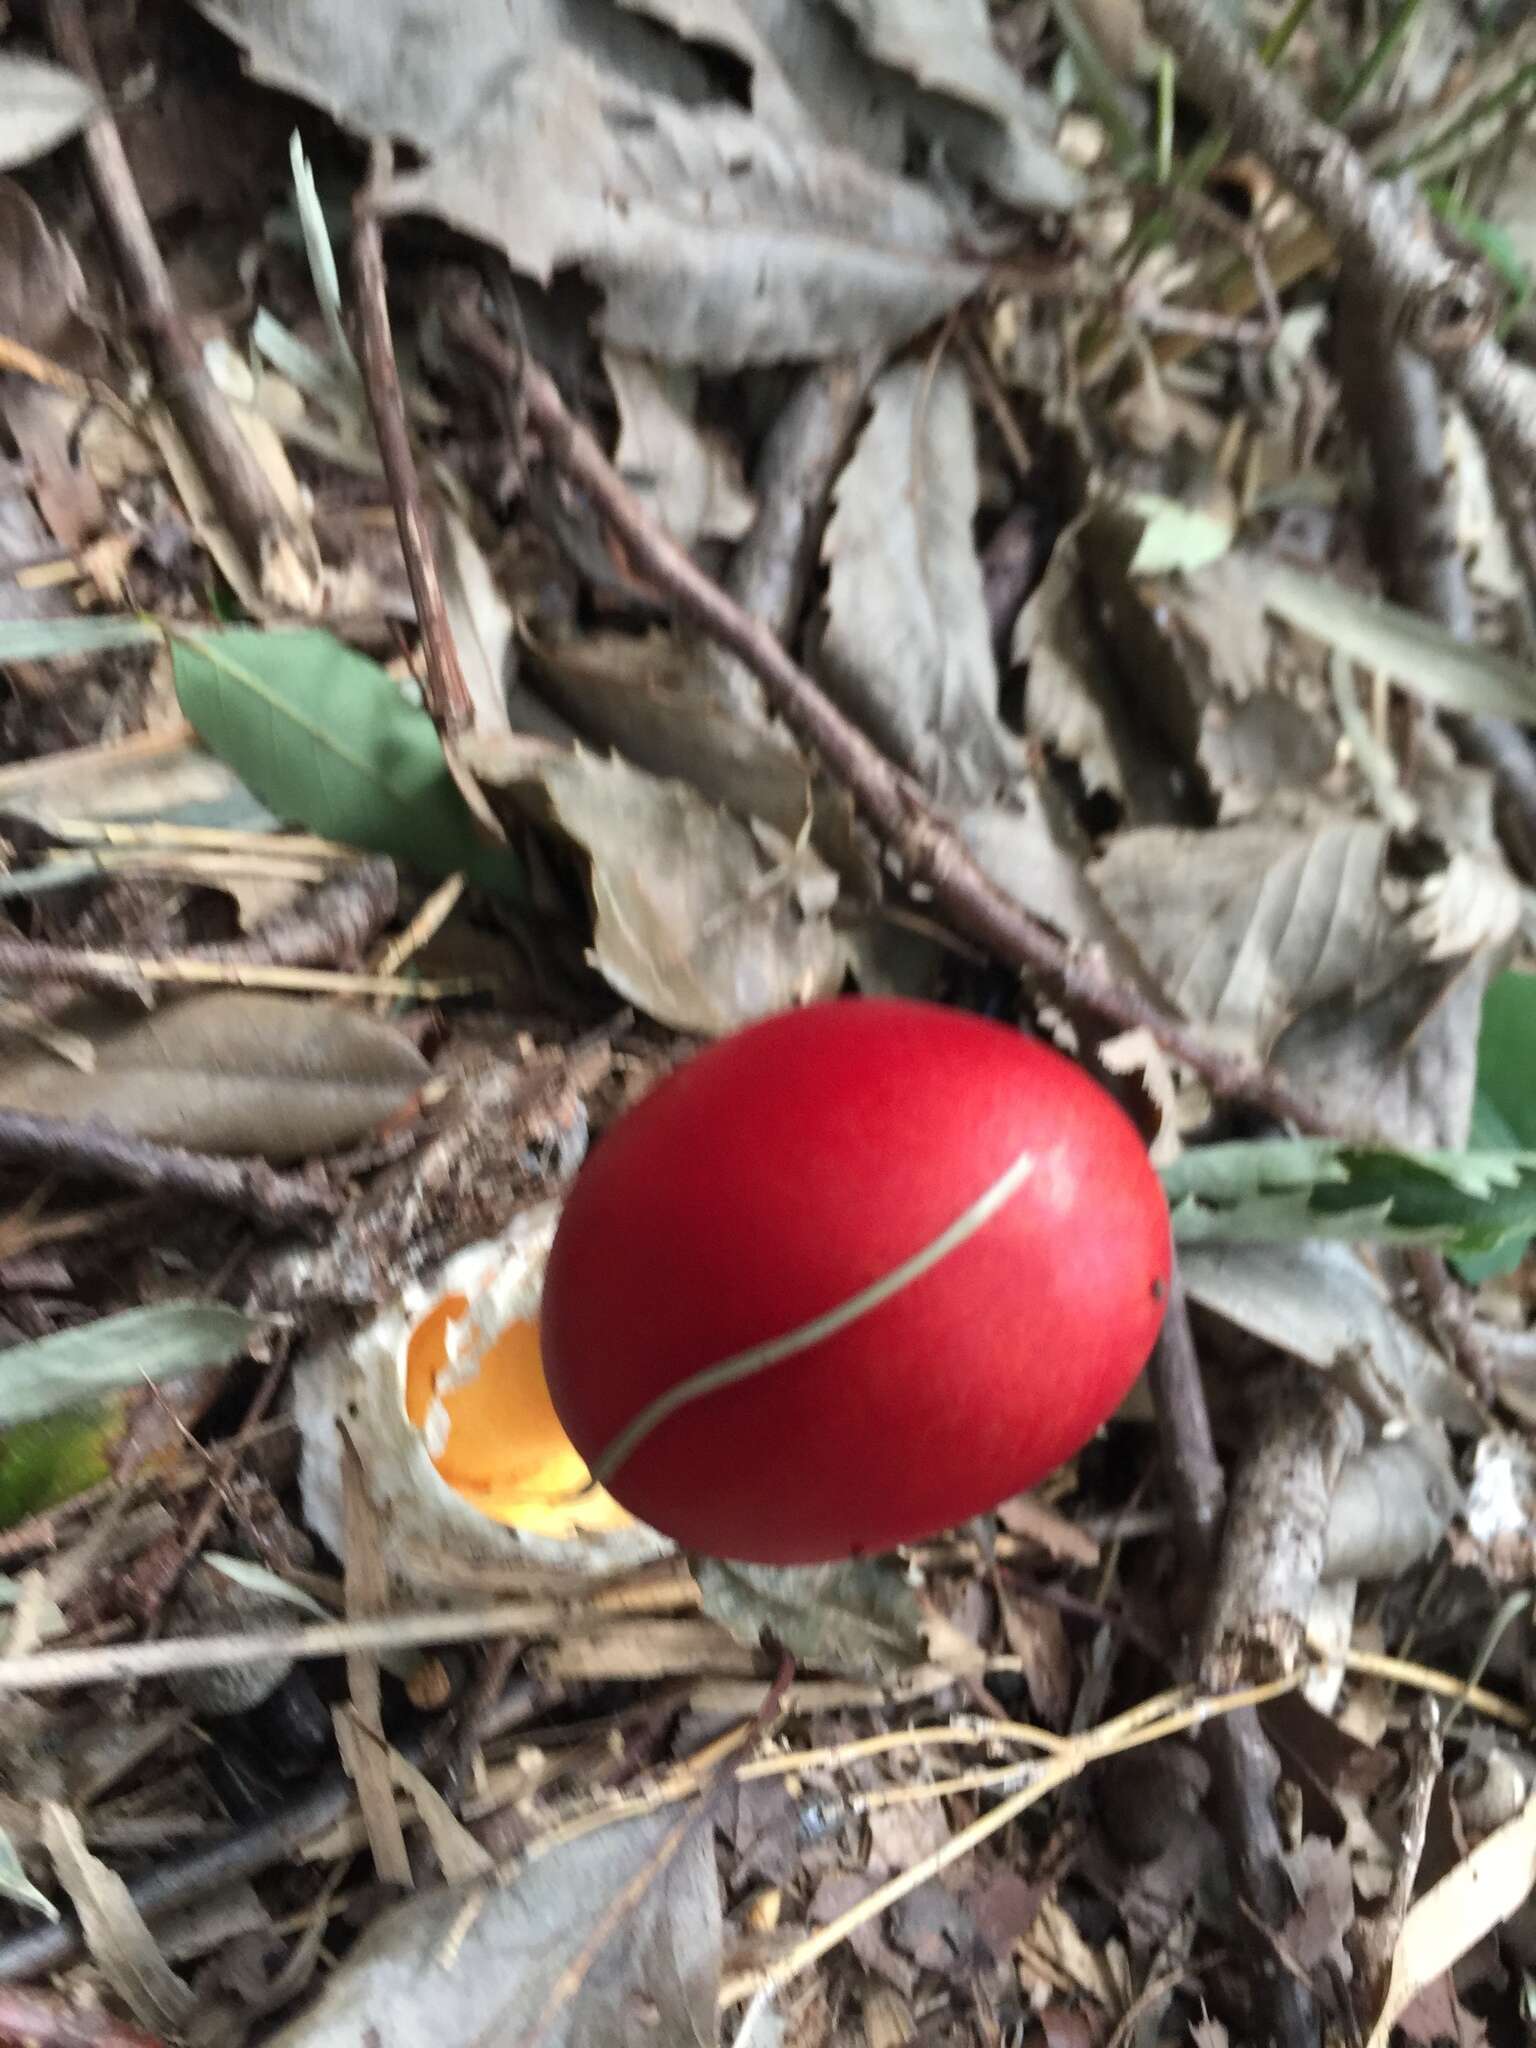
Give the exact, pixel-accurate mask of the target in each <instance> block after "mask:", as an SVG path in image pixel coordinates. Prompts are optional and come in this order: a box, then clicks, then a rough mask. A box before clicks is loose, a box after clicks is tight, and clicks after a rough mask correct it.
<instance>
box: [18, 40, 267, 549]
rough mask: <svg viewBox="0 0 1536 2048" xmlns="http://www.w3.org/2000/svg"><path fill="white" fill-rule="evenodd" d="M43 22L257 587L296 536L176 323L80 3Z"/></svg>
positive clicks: (159, 351)
mask: <svg viewBox="0 0 1536 2048" xmlns="http://www.w3.org/2000/svg"><path fill="white" fill-rule="evenodd" d="M46 19H47V23H48V34H49V40H50V41H51V42H52V45H53V50H54V54H55V56H57V57H58V58H59V60H60V62H61V63H64V64H67V65H68V66H69V68H70V69H71V70H72V71H74V72H76V73H78V75H79V76H80V77H81V78H83V79H84V80H85V82H86V83H87V84H88V85H90V86H92V87H93V88H94V89H95V91H96V94H97V98H98V106H99V111H98V112H97V113H96V114H95V115H94V116H93V117H92V119H91V120H90V122H89V123H88V124H87V126H86V129H85V133H84V136H83V138H82V140H83V143H84V147H85V161H86V169H87V171H88V173H89V175H90V182H91V191H92V195H93V197H94V199H95V202H96V211H97V213H98V214H99V215H100V217H101V224H102V228H103V230H104V232H105V234H106V238H107V242H108V244H109V245H110V247H111V250H112V253H113V256H114V258H115V260H116V263H117V268H118V271H119V273H120V275H121V277H122V280H123V285H124V289H125V290H126V292H127V294H128V299H129V302H130V304H131V306H132V309H133V313H134V317H135V319H136V321H137V322H138V324H139V326H140V327H141V328H142V329H143V332H144V337H145V340H146V343H147V345H148V348H149V355H150V361H151V363H152V364H153V367H154V372H155V378H156V381H157V383H158V385H159V390H160V397H161V398H162V399H163V400H164V402H165V406H166V409H167V411H168V412H169V413H170V415H171V417H172V419H173V420H174V421H175V422H176V425H177V427H178V428H179V430H180V432H181V435H182V438H183V439H184V440H185V441H186V443H187V446H188V448H189V449H190V450H191V452H192V456H193V459H194V460H195V461H196V463H197V466H198V468H199V470H200V471H201V472H202V475H203V477H204V479H205V481H206V482H207V484H208V488H209V491H210V492H211V494H212V496H213V499H214V502H215V503H216V504H217V506H218V508H219V512H220V516H221V517H222V519H223V521H224V523H225V525H226V526H227V527H228V528H229V530H230V533H231V534H232V535H233V537H234V540H235V544H236V546H237V547H238V548H239V549H240V552H241V554H242V555H243V556H244V557H245V559H246V562H247V563H248V565H249V567H250V569H251V571H252V574H253V575H254V576H255V578H256V580H257V582H258V583H261V582H262V581H263V575H264V571H265V570H266V568H267V566H268V563H269V561H270V560H271V558H272V555H273V552H274V550H275V548H276V547H277V546H278V545H279V543H282V542H286V543H287V544H288V545H289V546H290V547H292V548H295V549H296V548H298V545H299V543H298V536H297V535H296V534H295V533H294V531H293V527H292V524H291V522H290V520H289V518H288V515H287V513H286V512H285V511H284V509H283V506H282V504H281V503H280V501H279V499H278V496H277V493H276V492H275V491H274V489H273V488H272V485H271V483H270V482H269V480H268V478H267V475H266V473H265V471H264V470H263V469H262V467H261V465H260V463H259V462H258V461H257V460H256V457H255V455H254V453H253V452H252V450H251V446H250V443H249V442H248V441H247V440H246V438H245V436H244V435H243V434H242V433H241V432H240V429H239V428H238V426H236V424H235V421H234V419H233V417H232V415H231V413H230V410H229V407H228V406H227V405H226V404H225V402H224V398H223V395H222V393H221V392H220V391H219V389H218V386H217V385H216V384H215V383H214V382H213V379H212V378H211V377H210V376H209V374H208V371H207V369H206V367H205V366H204V363H203V358H202V354H201V351H200V350H199V349H198V346H197V344H196V342H195V341H194V340H193V338H192V335H191V333H190V332H189V330H188V328H187V324H186V322H185V321H184V320H183V318H182V315H181V308H180V307H179V306H178V305H177V303H176V294H175V292H174V290H173V289H172V286H171V280H170V275H169V273H168V272H167V270H166V267H165V262H164V259H163V258H162V256H161V254H160V250H159V247H158V245H157V244H156V241H155V235H154V230H153V228H152V227H151V226H150V223H149V216H148V214H147V213H146V212H145V211H144V202H143V201H142V200H141V199H140V197H139V192H138V187H137V186H136V185H135V183H134V180H133V172H132V171H131V170H130V168H129V165H128V158H127V155H126V153H125V151H124V149H123V142H122V137H121V136H120V135H119V133H118V129H117V122H116V121H115V120H114V118H113V116H112V114H111V112H110V110H109V106H108V97H107V94H106V92H105V90H104V89H103V87H102V83H101V77H100V74H99V73H98V71H97V69H96V59H95V55H94V53H93V51H92V48H91V36H90V30H89V29H88V27H87V26H86V12H85V7H84V4H83V0H47V7H46Z"/></svg>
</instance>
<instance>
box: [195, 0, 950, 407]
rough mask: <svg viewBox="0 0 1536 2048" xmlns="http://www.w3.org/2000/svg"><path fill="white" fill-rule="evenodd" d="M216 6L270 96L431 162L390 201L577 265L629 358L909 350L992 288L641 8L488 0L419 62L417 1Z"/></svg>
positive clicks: (753, 358)
mask: <svg viewBox="0 0 1536 2048" xmlns="http://www.w3.org/2000/svg"><path fill="white" fill-rule="evenodd" d="M203 11H204V12H205V13H206V14H208V15H209V16H210V17H211V18H212V19H213V20H214V21H215V22H217V23H219V24H220V25H221V26H222V27H224V28H226V29H227V30H228V31H229V32H230V33H231V34H233V35H234V36H235V37H236V38H237V39H238V40H239V41H240V42H241V43H242V44H243V45H244V46H245V47H246V49H247V50H248V51H249V53H250V55H251V58H252V60H253V65H254V68H255V69H256V70H257V72H258V75H260V76H261V77H263V78H264V79H266V80H267V81H268V82H269V83H272V84H275V85H279V86H281V87H283V88H284V89H285V90H288V91H292V92H296V93H299V94H300V95H302V96H303V97H306V98H308V99H310V100H312V101H315V102H318V103H319V104H321V105H323V106H324V107H325V108H326V109H327V111H329V112H331V113H332V114H334V115H335V116H336V117H337V118H339V119H340V120H342V121H344V122H346V123H348V124H350V125H351V126H353V127H354V128H357V129H359V130H361V131H364V132H371V133H379V132H387V133H392V134H395V135H398V136H401V137H403V138H404V139H406V140H408V141H409V142H410V143H412V144H413V145H414V146H415V147H416V148H417V149H418V150H420V151H421V152H422V154H423V156H424V157H425V158H426V160H427V163H426V168H424V169H422V170H419V171H413V172H409V173H404V174H402V175H400V176H399V177H397V178H396V179H395V181H394V183H393V185H392V187H391V189H390V192H389V194H388V200H387V203H388V204H389V205H390V206H392V207H393V208H395V209H398V210H400V211H405V212H427V213H432V214H436V215H437V216H439V217H440V218H441V219H443V220H445V221H447V222H449V223H450V224H451V225H452V226H454V227H456V228H460V229H463V230H465V231H467V232H468V233H470V234H474V235H478V236H480V237H481V238H482V239H483V240H485V241H487V242H489V243H491V244H492V245H493V246H495V247H498V248H500V249H502V250H503V251H504V252H505V254H506V255H507V256H508V257H509V258H510V260H511V262H512V264H513V266H514V267H515V268H516V269H518V270H520V271H523V272H525V273H526V274H528V275H530V276H533V277H536V278H538V279H539V280H541V281H543V282H547V281H548V280H549V279H550V278H551V277H552V276H553V275H554V273H555V272H556V271H557V270H558V269H561V268H563V267H567V266H570V265H577V266H579V267H580V268H582V269H583V270H584V271H585V272H586V274H587V275H588V277H589V278H590V279H591V280H592V281H593V282H594V283H595V284H597V285H598V287H599V288H600V289H601V291H602V293H603V295H604V301H605V304H604V312H603V318H602V328H603V332H604V334H605V336H606V338H607V339H608V340H609V341H610V342H612V343H614V344H616V345H617V346H620V347H623V348H627V349H637V350H640V351H642V352H644V353H647V354H650V355H655V356H659V357H663V358H665V359H666V360H668V361H671V362H682V363H697V364H701V365H709V366H712V367H717V368H734V367H737V366H739V365H741V364H743V363H747V362H762V361H774V360H780V359H783V358H786V357H795V356H820V355H827V354H832V353H835V352H837V351H839V350H842V349H847V348H853V347H859V346H862V345H864V344H866V343H869V342H873V341H884V342H886V343H894V342H896V341H899V340H901V339H903V338H905V337H906V336H907V335H909V334H912V333H914V332H915V331H916V330H917V329H918V328H920V327H922V326H924V325H925V324H926V323H927V322H928V321H929V320H931V319H933V318H935V317H936V316H937V315H938V314H940V313H942V312H944V311H945V310H946V309H947V308H948V307H950V306H951V305H954V304H955V303H956V302H957V301H958V300H959V299H961V298H963V297H964V296H965V295H966V293H967V292H969V291H970V290H971V289H972V288H973V286H974V285H975V283H976V282H977V279H978V277H979V269H978V266H977V265H976V264H975V262H974V261H973V260H971V259H970V258H969V257H968V256H966V255H965V254H963V253H961V250H960V246H959V238H958V236H957V233H956V229H955V225H954V223H953V222H952V220H951V217H950V215H949V213H948V211H947V210H946V208H945V206H944V205H943V204H942V203H941V201H940V200H939V199H938V198H937V197H936V196H934V195H933V194H932V193H930V192H929V191H928V190H927V189H926V188H925V187H923V186H921V185H919V184H917V183H916V182H914V181H912V180H910V179H904V178H901V177H897V176H894V175H892V174H890V173H888V172H885V171H882V170H880V169H879V168H877V167H876V166H875V165H873V164H870V163H868V162H866V161H865V160H864V159H862V158H860V157H858V156H856V155H854V154H853V153H852V152H851V151H849V150H847V149H844V148H841V147H838V146H836V145H835V144H833V143H830V142H823V141H822V140H821V139H820V138H819V137H817V136H816V135H814V134H811V133H808V132H806V131H805V130H804V129H801V130H799V131H798V132H796V133H794V134H793V136H792V137H787V136H786V135H785V134H784V133H783V132H782V129H780V128H776V127H773V126H770V125H769V124H768V123H767V122H766V121H764V120H761V119H759V118H757V116H756V115H755V114H749V113H747V112H745V111H743V110H742V109H741V108H740V107H739V106H737V105H735V104H733V103H732V102H730V101H729V100H727V99H725V98H723V97H721V98H711V97H709V93H710V89H711V80H710V77H709V74H708V71H707V68H706V67H705V65H704V64H703V62H702V61H701V58H700V56H699V54H698V52H697V50H695V49H694V48H693V47H692V46H691V45H689V44H688V43H685V42H684V41H682V40H681V39H680V38H679V37H676V36H672V35H668V34H667V33H665V32H664V31H663V30H662V29H660V28H658V27H657V26H655V25H654V24H653V23H651V22H648V21H643V20H641V19H639V18H637V17H636V16H635V15H634V14H631V13H626V12H624V11H621V10H618V9H606V10H602V11H601V12H599V11H598V10H595V9H581V10H580V11H578V10H577V9H575V8H573V7H567V6H564V5H559V4H556V0H540V4H538V5H533V6H527V7H520V8H507V7H505V6H504V5H500V4H498V0H474V4H473V5H471V6H468V7H461V8H460V9H459V10H458V13H457V16H456V21H455V26H456V33H455V34H454V35H453V36H445V37H443V38H441V39H440V40H439V41H438V42H437V43H436V44H435V46H434V47H433V48H432V50H431V51H430V53H428V52H426V51H424V50H423V51H422V61H420V62H419V63H414V64H411V65H402V64H401V63H400V62H399V61H398V52H399V50H400V48H401V47H402V45H403V43H405V42H407V41H408V42H411V43H412V45H413V46H414V47H418V48H419V47H420V38H419V37H412V36H411V33H410V27H409V17H410V15H411V12H412V9H411V6H410V4H409V0H388V4H385V5H377V4H357V0H354V4H352V5H348V6H337V5H336V4H335V0H300V4H297V5H290V6H286V7H284V8H283V9H282V10H280V11H274V10H272V9H270V8H267V7H262V6H258V5H256V4H254V0H203ZM487 81H490V82H491V83H490V84H489V85H488V83H487ZM530 193H537V194H539V204H538V205H536V206H532V205H529V204H528V203H527V197H526V195H528V194H530Z"/></svg>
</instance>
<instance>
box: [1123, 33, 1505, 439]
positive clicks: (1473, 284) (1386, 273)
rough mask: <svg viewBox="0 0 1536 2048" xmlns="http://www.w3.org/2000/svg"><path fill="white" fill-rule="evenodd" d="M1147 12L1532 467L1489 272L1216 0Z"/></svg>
mask: <svg viewBox="0 0 1536 2048" xmlns="http://www.w3.org/2000/svg"><path fill="white" fill-rule="evenodd" d="M1146 17H1147V27H1148V28H1149V29H1150V30H1151V31H1152V33H1153V34H1154V35H1157V36H1160V37H1162V38H1163V40H1164V41H1165V42H1166V43H1167V44H1168V46H1169V48H1170V49H1171V50H1172V52H1173V54H1174V56H1175V57H1176V58H1177V59H1178V64H1179V81H1180V84H1181V85H1183V86H1184V87H1185V88H1186V89H1187V90H1188V91H1189V93H1190V94H1191V96H1192V97H1193V98H1194V99H1196V100H1198V101H1199V102H1200V104H1201V105H1202V106H1203V107H1204V108H1205V110H1206V112H1207V113H1208V114H1209V115H1210V116H1211V118H1212V119H1213V120H1216V121H1219V122H1221V123H1222V125H1223V126H1226V127H1230V128H1231V130H1232V132H1233V134H1234V136H1235V137H1236V138H1237V140H1238V141H1240V142H1241V143H1242V144H1243V145H1244V146H1245V147H1247V148H1249V149H1251V150H1253V151H1254V152H1255V153H1256V154H1257V155H1259V156H1261V157H1263V158H1264V159H1265V161H1266V162H1267V163H1268V164H1269V165H1270V166H1271V167H1272V168H1273V170H1274V171H1275V173H1276V175H1277V176H1278V177H1279V178H1280V179H1281V180H1282V181H1283V182H1284V183H1285V184H1286V185H1288V186H1289V187H1290V188H1291V190H1292V191H1293V192H1294V193H1295V194H1296V195H1297V197H1298V198H1299V199H1301V200H1302V201H1303V202H1304V203H1305V204H1306V205H1307V206H1309V207H1311V209H1312V211H1313V212H1314V213H1315V214H1316V215H1317V216H1318V218H1319V220H1320V221H1321V222H1322V223H1323V225H1324V227H1325V228H1326V229H1327V230H1328V232H1329V233H1330V234H1331V235H1332V237H1333V239H1334V242H1335V244H1336V245H1337V248H1338V253H1339V256H1340V259H1341V260H1342V262H1343V263H1344V265H1345V267H1346V268H1348V269H1351V270H1353V271H1354V273H1355V274H1356V275H1358V276H1359V278H1360V279H1361V280H1362V282H1363V283H1364V284H1365V286H1366V287H1367V288H1368V289H1369V290H1370V292H1371V293H1372V295H1373V297H1374V298H1375V300H1376V302H1377V304H1378V305H1379V306H1380V307H1381V308H1382V311H1383V313H1384V315H1385V317H1386V318H1387V319H1388V321H1389V322H1390V325H1391V328H1392V331H1393V333H1394V334H1395V335H1396V336H1399V337H1400V338H1402V339H1404V340H1406V341H1409V342H1411V343H1412V344H1413V345H1414V346H1416V347H1418V348H1420V349H1422V350H1424V351H1425V352H1426V353H1427V354H1429V355H1431V356H1433V357H1434V359H1435V360H1436V361H1437V362H1438V363H1439V364H1440V366H1441V370H1442V373H1443V375H1444V377H1445V380H1446V382H1447V383H1448V384H1449V385H1450V386H1451V387H1452V388H1453V389H1454V390H1455V391H1456V392H1457V394H1458V395H1459V397H1460V398H1461V400H1462V403H1463V404H1464V405H1465V406H1466V408H1467V411H1468V412H1469V413H1470V414H1471V416H1472V418H1473V419H1474V420H1475V421H1476V423H1477V425H1478V427H1479V428H1480V429H1481V431H1482V433H1483V435H1484V437H1485V438H1486V440H1487V441H1488V443H1489V445H1490V449H1496V450H1499V451H1501V452H1503V453H1506V454H1508V455H1510V456H1511V457H1513V458H1514V459H1516V460H1517V461H1518V462H1519V463H1520V464H1521V466H1522V467H1523V468H1524V469H1525V470H1526V471H1527V473H1529V472H1530V471H1532V470H1536V379H1533V378H1531V377H1530V375H1529V373H1528V372H1525V371H1523V370H1521V369H1520V368H1519V367H1518V366H1517V365H1515V364H1513V363H1511V361H1510V360H1509V358H1508V356H1506V355H1505V353H1504V351H1503V349H1502V348H1501V347H1500V346H1499V344H1498V343H1497V342H1496V341H1494V340H1493V339H1492V338H1491V336H1490V332H1489V330H1490V329H1491V327H1492V324H1493V317H1494V310H1495V307H1496V304H1497V299H1496V296H1495V294H1494V291H1493V288H1492V286H1491V285H1490V284H1489V282H1488V281H1487V279H1486V278H1485V277H1484V275H1483V274H1482V272H1481V271H1479V270H1476V269H1473V268H1471V267H1470V266H1468V265H1464V264H1461V263H1457V262H1455V261H1453V260H1452V258H1450V257H1449V256H1447V255H1446V254H1445V253H1444V251H1443V250H1442V249H1441V248H1440V247H1439V245H1438V244H1437V243H1436V242H1435V241H1434V239H1433V238H1432V237H1430V236H1428V235H1426V234H1423V233H1422V232H1421V231H1420V227H1419V223H1418V222H1417V221H1416V220H1415V219H1414V218H1413V217H1412V215H1411V214H1409V213H1407V212H1405V210H1404V208H1403V205H1402V202H1401V199H1400V197H1399V195H1398V193H1397V192H1396V191H1395V190H1394V188H1393V187H1392V186H1391V185H1388V184H1385V183H1383V182H1382V181H1381V180H1379V179H1377V178H1374V177H1372V175H1371V172H1370V170H1369V168H1368V166H1367V165H1366V163H1365V160H1364V159H1363V158H1362V157H1361V156H1360V155H1359V154H1358V152H1357V151H1356V150H1355V149H1354V148H1352V147H1351V145H1350V144H1349V142H1348V141H1346V139H1345V138H1344V136H1343V135H1341V134H1340V133H1339V131H1338V130H1337V129H1335V128H1331V127H1329V126H1328V125H1327V123H1326V122H1323V121H1319V120H1317V119H1315V118H1314V117H1313V116H1312V115H1311V114H1310V113H1309V112H1308V111H1307V109H1306V107H1305V106H1303V104H1302V102H1301V101H1300V100H1299V99H1298V98H1297V96H1296V94H1295V93H1294V92H1293V91H1292V90H1291V88H1290V86H1289V85H1287V84H1286V83H1285V82H1284V81H1283V80H1281V79H1280V78H1277V77H1276V76H1275V75H1274V74H1273V73H1272V72H1271V71H1270V70H1268V68H1267V67H1266V66H1265V65H1264V63H1263V62H1262V60H1261V59H1260V57H1259V55H1258V52H1257V51H1256V50H1255V49H1254V48H1253V46H1252V45H1251V44H1250V43H1249V42H1248V40H1247V38H1246V36H1245V35H1244V34H1243V33H1242V32H1241V30H1240V29H1238V28H1237V27H1235V26H1234V25H1233V23H1232V22H1231V20H1230V19H1229V18H1227V17H1226V16H1225V15H1224V14H1222V12H1221V11H1220V10H1219V9H1218V8H1217V7H1215V6H1214V5H1212V4H1211V0H1146Z"/></svg>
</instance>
